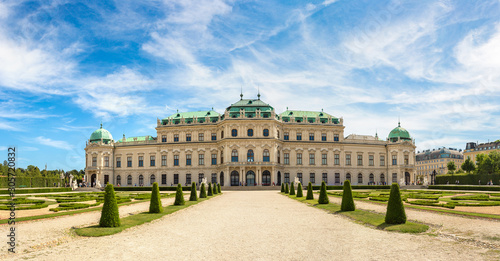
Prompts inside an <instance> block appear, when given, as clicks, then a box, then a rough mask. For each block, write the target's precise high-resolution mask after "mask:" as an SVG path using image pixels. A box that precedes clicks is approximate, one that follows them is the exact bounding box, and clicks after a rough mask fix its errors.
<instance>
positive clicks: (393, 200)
mask: <svg viewBox="0 0 500 261" xmlns="http://www.w3.org/2000/svg"><path fill="white" fill-rule="evenodd" d="M385 223H387V224H404V223H406V213H405V207H404V205H403V201H402V200H401V193H400V192H399V185H398V184H397V183H392V185H391V194H390V195H389V202H387V212H386V213H385Z"/></svg>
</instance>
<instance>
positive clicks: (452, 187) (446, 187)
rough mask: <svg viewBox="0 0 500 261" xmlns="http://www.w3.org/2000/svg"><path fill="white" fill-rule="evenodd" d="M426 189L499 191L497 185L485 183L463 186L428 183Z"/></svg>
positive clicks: (499, 188)
mask: <svg viewBox="0 0 500 261" xmlns="http://www.w3.org/2000/svg"><path fill="white" fill-rule="evenodd" d="M427 188H428V189H441V190H481V191H500V187H499V186H487V185H481V186H470V185H464V186H460V185H458V186H456V185H430V186H429V187H427Z"/></svg>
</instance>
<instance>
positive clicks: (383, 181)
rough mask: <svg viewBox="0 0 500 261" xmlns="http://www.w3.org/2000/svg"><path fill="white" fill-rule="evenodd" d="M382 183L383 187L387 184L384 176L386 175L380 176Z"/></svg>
mask: <svg viewBox="0 0 500 261" xmlns="http://www.w3.org/2000/svg"><path fill="white" fill-rule="evenodd" d="M380 183H382V185H384V183H385V175H384V173H382V174H380Z"/></svg>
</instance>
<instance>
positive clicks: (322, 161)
mask: <svg viewBox="0 0 500 261" xmlns="http://www.w3.org/2000/svg"><path fill="white" fill-rule="evenodd" d="M327 164H328V162H327V160H326V153H323V154H321V165H327Z"/></svg>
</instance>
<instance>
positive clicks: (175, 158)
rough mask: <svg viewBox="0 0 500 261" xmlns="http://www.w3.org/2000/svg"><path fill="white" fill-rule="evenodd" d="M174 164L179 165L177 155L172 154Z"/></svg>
mask: <svg viewBox="0 0 500 261" xmlns="http://www.w3.org/2000/svg"><path fill="white" fill-rule="evenodd" d="M174 166H179V155H174Z"/></svg>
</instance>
